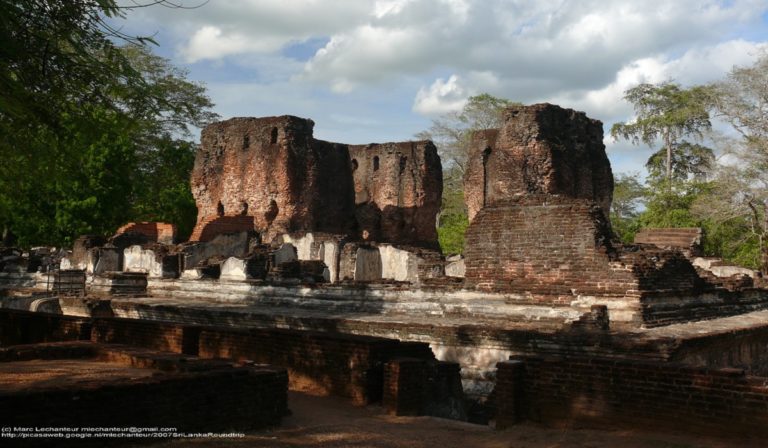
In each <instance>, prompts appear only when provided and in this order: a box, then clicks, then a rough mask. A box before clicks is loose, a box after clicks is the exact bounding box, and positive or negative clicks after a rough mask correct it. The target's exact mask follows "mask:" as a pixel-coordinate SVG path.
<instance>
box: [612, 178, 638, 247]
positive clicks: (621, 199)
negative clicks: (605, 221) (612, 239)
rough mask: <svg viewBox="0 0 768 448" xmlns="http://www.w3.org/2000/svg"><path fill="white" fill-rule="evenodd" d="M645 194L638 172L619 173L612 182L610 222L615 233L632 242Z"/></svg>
mask: <svg viewBox="0 0 768 448" xmlns="http://www.w3.org/2000/svg"><path fill="white" fill-rule="evenodd" d="M645 194H646V191H645V188H644V187H643V184H642V182H641V181H640V174H639V173H630V174H619V175H617V176H616V178H615V180H614V182H613V203H612V204H611V224H612V227H613V230H614V232H615V233H616V235H617V236H618V237H619V238H620V239H621V240H622V241H623V242H625V243H632V242H633V241H634V238H635V233H637V231H638V226H639V223H638V221H637V217H638V215H639V213H640V212H639V207H640V205H641V204H642V203H643V198H644V196H645Z"/></svg>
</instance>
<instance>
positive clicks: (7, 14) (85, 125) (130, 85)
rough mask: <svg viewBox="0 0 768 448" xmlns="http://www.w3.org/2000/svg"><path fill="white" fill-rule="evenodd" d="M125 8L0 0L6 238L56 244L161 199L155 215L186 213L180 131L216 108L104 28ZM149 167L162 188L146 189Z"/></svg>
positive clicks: (178, 75) (0, 142)
mask: <svg viewBox="0 0 768 448" xmlns="http://www.w3.org/2000/svg"><path fill="white" fill-rule="evenodd" d="M164 3H165V2H163V1H162V0H161V1H150V2H148V3H146V5H151V4H164ZM141 6H142V5H141V4H139V5H138V7H141ZM171 6H173V5H171ZM124 11H125V9H124V8H123V7H119V6H117V2H116V1H112V0H73V1H71V2H60V1H53V0H19V1H13V2H11V1H8V0H0V36H1V37H2V38H3V46H0V56H1V57H0V135H2V136H3V138H2V139H0V156H2V157H3V162H4V163H3V164H0V227H1V228H3V234H4V236H6V235H9V234H11V233H14V234H16V235H17V236H18V237H19V242H20V243H21V244H23V245H30V244H33V243H34V244H41V243H47V244H60V243H65V242H67V241H68V240H71V238H72V237H74V236H76V235H77V234H79V233H91V232H93V233H103V234H108V233H110V232H112V231H114V229H115V228H116V227H117V226H118V225H120V224H122V223H124V222H126V221H127V220H133V219H135V218H136V217H137V216H148V215H156V214H158V213H156V211H157V208H158V207H160V206H164V205H166V204H172V205H171V206H172V207H175V208H174V209H172V210H167V211H166V213H165V215H164V216H176V217H181V216H189V206H190V203H192V206H194V203H193V202H192V201H191V193H189V191H188V190H189V186H188V181H187V179H188V176H189V170H190V169H191V162H190V161H189V160H190V158H192V157H193V151H194V145H193V144H192V143H190V142H188V141H185V140H183V139H180V138H182V137H185V138H189V137H190V136H191V135H190V126H198V127H199V126H202V125H204V124H206V123H207V122H209V121H211V120H213V119H215V118H216V115H215V114H213V113H212V112H211V111H210V108H211V107H212V103H211V102H210V99H208V97H207V96H206V95H205V89H204V87H203V86H201V85H198V84H195V83H190V82H189V81H187V80H186V79H185V76H186V73H185V72H183V71H180V70H178V69H176V68H175V67H173V66H171V65H170V64H169V63H168V61H166V60H164V59H162V58H159V57H157V56H155V55H153V54H152V53H151V51H149V49H148V48H147V47H146V46H145V45H142V44H143V43H145V42H147V41H148V39H145V38H141V37H135V38H133V37H130V36H125V35H122V34H120V33H119V32H118V31H115V30H114V29H112V28H110V25H109V23H108V22H107V19H108V18H114V17H118V16H121V15H122V14H123V12H124ZM121 40H122V41H123V42H127V43H128V45H126V46H122V47H121V46H118V45H117V44H116V43H115V42H119V41H121ZM169 161H173V163H170V164H168V162H169ZM160 164H167V166H160ZM155 175H162V176H165V179H164V180H165V181H166V183H165V184H164V186H163V187H162V188H161V187H157V186H155V188H151V187H150V184H151V183H150V182H148V180H149V179H150V178H153V176H155ZM181 178H183V179H184V181H183V183H182V182H181V181H180V180H179V179H181ZM163 197H166V199H167V200H163V199H162V198H163ZM152 207H155V212H151V209H152ZM161 215H162V214H161ZM187 219H188V218H187Z"/></svg>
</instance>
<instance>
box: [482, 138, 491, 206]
mask: <svg viewBox="0 0 768 448" xmlns="http://www.w3.org/2000/svg"><path fill="white" fill-rule="evenodd" d="M490 156H491V148H485V150H484V151H483V207H485V206H486V205H487V204H486V198H487V197H488V158H489V157H490Z"/></svg>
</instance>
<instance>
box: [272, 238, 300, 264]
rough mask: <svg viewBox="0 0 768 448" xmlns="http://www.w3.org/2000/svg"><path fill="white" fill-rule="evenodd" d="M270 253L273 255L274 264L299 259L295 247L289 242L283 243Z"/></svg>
mask: <svg viewBox="0 0 768 448" xmlns="http://www.w3.org/2000/svg"><path fill="white" fill-rule="evenodd" d="M272 255H273V256H274V257H275V266H280V265H281V264H283V263H290V262H292V261H296V260H298V259H299V258H298V256H297V254H296V248H295V247H294V246H293V244H291V243H283V245H282V246H280V248H279V249H277V250H276V251H275V252H274V254H272Z"/></svg>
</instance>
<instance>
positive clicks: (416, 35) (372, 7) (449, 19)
mask: <svg viewBox="0 0 768 448" xmlns="http://www.w3.org/2000/svg"><path fill="white" fill-rule="evenodd" d="M766 11H768V0H703V1H702V0H675V1H670V0H645V1H643V2H640V1H628V0H540V1H527V0H216V1H211V2H209V3H207V4H205V5H204V6H203V7H201V8H199V9H194V10H190V11H180V10H173V9H165V8H158V7H153V8H144V9H140V10H137V11H135V12H131V13H130V18H136V17H139V18H141V20H143V21H144V23H143V25H144V28H143V29H147V27H150V29H151V26H153V25H152V24H155V25H154V26H157V27H161V28H162V29H163V30H164V32H166V33H169V34H172V35H173V37H174V39H173V40H174V42H178V43H179V45H178V49H177V50H178V52H177V55H176V56H177V57H178V58H180V59H181V60H182V61H186V62H196V64H195V65H194V66H193V67H195V69H197V68H198V67H204V70H205V76H208V78H207V79H206V80H207V81H209V84H210V85H212V86H215V88H213V89H212V90H211V96H212V97H213V99H214V101H216V102H217V103H219V104H223V105H228V106H227V108H226V109H224V110H222V113H223V114H224V115H226V114H227V113H228V111H230V110H237V111H238V113H241V114H248V115H258V114H272V113H270V112H269V111H270V110H272V109H275V111H276V112H277V111H283V110H285V111H286V112H290V113H294V114H299V115H304V116H313V117H315V118H318V122H320V119H319V118H320V117H318V116H317V114H320V115H323V114H324V112H325V109H326V108H327V106H326V107H325V108H324V107H321V106H319V104H321V103H327V104H332V105H333V107H334V108H338V110H335V114H336V115H334V117H335V118H333V117H330V115H325V117H326V118H328V119H329V120H331V121H332V122H333V123H334V126H337V127H336V128H335V131H334V132H336V134H333V135H343V133H344V132H358V134H356V135H357V136H359V135H362V132H363V131H365V132H369V131H370V130H371V129H373V128H372V124H371V126H365V129H363V128H362V127H357V128H354V127H352V126H349V123H347V124H345V123H344V121H345V120H346V119H345V118H344V117H360V119H362V120H364V121H365V123H374V122H375V123H379V124H381V123H397V124H398V125H400V126H403V123H405V125H404V126H408V125H409V124H408V123H410V122H420V121H419V120H425V117H432V116H434V115H435V114H440V113H444V112H446V111H451V110H456V109H458V108H460V107H461V106H462V105H463V104H464V101H465V100H466V98H467V97H469V96H471V95H474V94H478V93H481V92H488V93H491V94H493V95H496V96H500V97H506V98H509V99H512V100H516V101H521V102H524V103H533V102H541V101H549V102H553V103H556V104H560V105H562V106H565V107H573V108H575V109H578V110H583V111H585V112H587V114H588V115H590V116H592V117H595V118H599V119H601V120H603V121H604V122H605V123H606V125H610V124H611V123H612V122H614V121H618V120H622V121H623V120H627V119H628V118H630V117H631V114H632V108H631V106H630V105H629V104H627V103H626V102H624V101H623V100H622V96H623V92H624V90H626V89H627V88H629V87H631V86H633V85H636V84H637V83H639V82H659V81H663V80H666V79H673V80H674V81H676V82H679V83H681V84H695V83H703V82H709V81H712V80H715V79H718V78H722V77H723V76H724V75H725V73H727V71H728V70H729V69H730V68H731V66H733V65H734V64H736V65H747V64H750V63H751V62H752V61H753V60H754V59H755V55H756V53H757V50H758V49H759V48H760V46H761V45H763V42H765V41H766V39H768V30H766V24H765V21H764V20H763V19H762V17H763V15H764V14H765V13H766ZM309 41H313V42H320V44H319V45H322V47H321V48H319V49H318V50H317V51H315V49H316V48H317V47H316V46H314V47H313V46H311V45H308V46H307V47H305V48H303V50H304V53H302V54H303V55H304V56H302V57H301V58H299V59H301V61H306V62H300V61H298V60H296V59H291V58H290V57H289V56H287V53H284V52H285V51H287V50H286V49H287V48H289V47H291V46H296V45H299V46H301V43H302V42H309ZM323 44H324V45H323ZM310 55H311V57H310ZM307 58H309V60H307ZM217 64H218V66H217ZM193 73H195V71H193ZM217 76H223V77H226V79H227V80H225V81H224V80H220V79H219V78H217ZM395 92H396V93H395ZM308 98H312V100H311V101H310V100H308ZM372 98H374V99H375V100H372ZM371 101H373V102H374V103H375V104H377V107H370V106H367V105H366V103H367V102H371ZM382 102H383V103H385V104H386V106H385V107H380V105H381V104H382ZM337 104H343V107H341V106H337ZM248 110H251V112H248ZM346 121H347V122H348V121H349V120H346ZM345 126H346V127H347V128H348V130H345ZM396 127H397V126H395V125H393V126H391V128H392V129H396ZM353 129H354V130H353ZM376 135H379V136H380V135H381V134H376ZM404 137H405V138H407V136H403V135H399V136H398V135H395V136H393V138H395V139H397V138H404ZM377 138H378V137H377ZM340 140H342V141H343V140H348V139H344V138H340ZM612 148H613V147H612ZM621 152H622V151H614V150H613V149H612V153H614V154H619V153H621Z"/></svg>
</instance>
